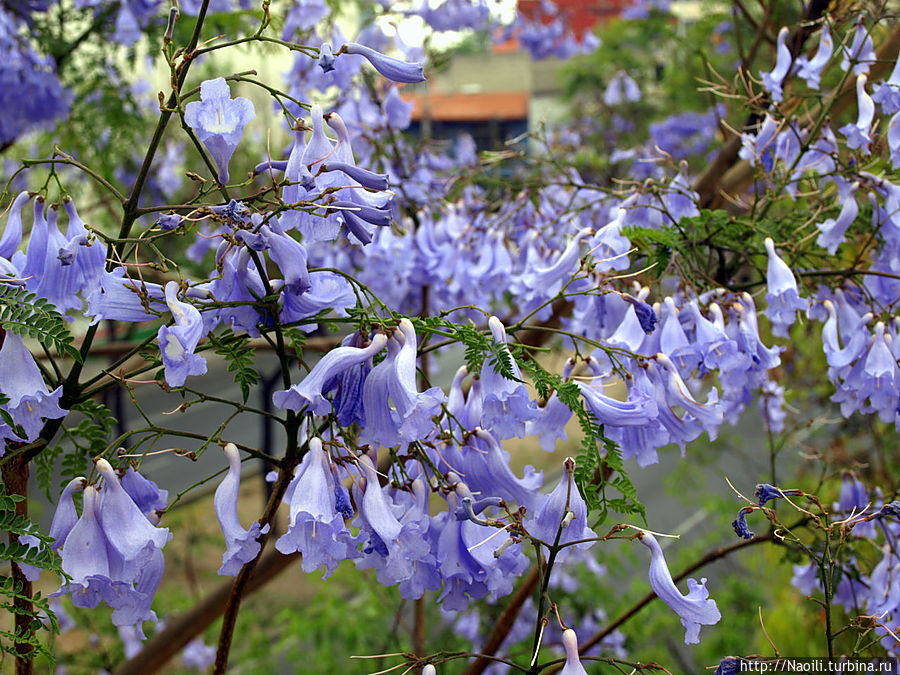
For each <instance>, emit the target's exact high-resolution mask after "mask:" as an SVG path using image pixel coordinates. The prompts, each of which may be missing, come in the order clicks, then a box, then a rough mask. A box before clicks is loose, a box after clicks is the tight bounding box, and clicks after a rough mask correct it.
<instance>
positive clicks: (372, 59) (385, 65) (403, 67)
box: [338, 42, 425, 83]
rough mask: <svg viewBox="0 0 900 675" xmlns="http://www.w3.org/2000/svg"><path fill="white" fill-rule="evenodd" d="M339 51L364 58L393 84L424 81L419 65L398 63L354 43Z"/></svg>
mask: <svg viewBox="0 0 900 675" xmlns="http://www.w3.org/2000/svg"><path fill="white" fill-rule="evenodd" d="M341 51H342V52H345V53H347V54H359V55H360V56H363V57H365V58H366V59H367V60H368V62H369V63H371V64H372V66H373V67H374V68H375V70H377V71H378V72H379V73H381V74H382V75H384V76H385V77H386V78H388V79H389V80H393V81H394V82H406V83H415V82H424V81H425V75H424V73H423V72H422V64H421V63H407V62H406V61H400V60H399V59H395V58H393V57H390V56H385V55H384V54H382V53H381V52H377V51H375V50H374V49H371V48H370V47H366V46H365V45H361V44H358V43H356V42H348V43H347V44H345V45H344V46H343V47H342V48H341ZM338 53H340V52H338Z"/></svg>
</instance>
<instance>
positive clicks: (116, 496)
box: [96, 459, 172, 579]
mask: <svg viewBox="0 0 900 675" xmlns="http://www.w3.org/2000/svg"><path fill="white" fill-rule="evenodd" d="M96 466H97V471H98V472H99V473H100V475H101V476H103V502H102V504H101V507H100V513H99V519H100V524H101V526H102V527H103V533H104V534H105V535H106V538H107V540H108V541H109V544H110V546H112V547H113V548H114V549H115V550H116V551H117V552H118V553H119V554H120V555H121V556H122V558H123V559H124V562H125V574H126V576H128V568H129V567H130V566H131V564H132V563H134V565H135V570H134V571H136V572H139V571H140V568H141V567H142V566H143V564H145V563H146V562H147V558H148V557H149V554H150V553H152V549H157V550H161V549H162V548H163V547H164V546H165V545H166V543H167V542H168V541H169V540H170V539H171V538H172V535H171V534H169V530H168V528H165V527H155V526H154V525H153V523H151V522H150V520H149V519H148V518H147V516H145V515H144V514H143V513H142V512H141V509H140V507H139V506H138V505H137V504H136V503H135V502H134V500H133V499H132V498H131V495H129V494H128V493H127V492H126V491H125V488H123V487H122V483H121V481H120V480H119V477H118V476H117V475H116V472H115V471H114V470H113V468H112V465H111V464H110V463H109V462H108V461H106V460H105V459H98V460H97V463H96ZM131 576H132V579H133V578H134V577H135V576H137V575H136V574H134V575H131Z"/></svg>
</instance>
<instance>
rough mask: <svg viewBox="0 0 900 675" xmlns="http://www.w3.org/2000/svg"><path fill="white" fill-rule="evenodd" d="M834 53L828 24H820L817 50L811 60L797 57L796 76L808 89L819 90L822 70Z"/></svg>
mask: <svg viewBox="0 0 900 675" xmlns="http://www.w3.org/2000/svg"><path fill="white" fill-rule="evenodd" d="M833 51H834V40H832V39H831V31H830V30H829V28H828V23H827V22H826V23H823V24H822V34H821V35H820V36H819V48H818V49H817V50H816V54H815V56H813V57H812V59H807V58H806V56H804V55H800V56H798V57H797V76H798V77H801V78H803V79H804V80H806V86H808V87H809V88H810V89H815V90H818V89H819V83H820V81H821V79H822V70H823V69H824V68H825V66H826V65H827V64H828V62H829V61H830V60H831V53H832V52H833Z"/></svg>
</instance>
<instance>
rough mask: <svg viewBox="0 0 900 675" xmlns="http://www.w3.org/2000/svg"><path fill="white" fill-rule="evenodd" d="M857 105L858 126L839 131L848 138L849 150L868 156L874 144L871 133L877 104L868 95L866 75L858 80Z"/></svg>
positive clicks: (851, 125) (845, 126) (848, 125)
mask: <svg viewBox="0 0 900 675" xmlns="http://www.w3.org/2000/svg"><path fill="white" fill-rule="evenodd" d="M856 103H857V107H858V108H859V114H858V115H857V117H856V124H845V125H844V126H842V127H841V128H840V129H839V130H838V131H840V132H841V133H842V134H844V135H845V136H846V137H847V147H848V148H851V149H853V150H861V151H862V153H863V154H864V155H868V154H869V145H870V144H871V143H872V137H871V136H870V135H869V132H870V130H871V128H872V120H873V119H875V103H874V102H873V101H872V97H871V96H869V94H868V93H866V76H865V74H864V73H861V74H860V75H859V76H857V78H856Z"/></svg>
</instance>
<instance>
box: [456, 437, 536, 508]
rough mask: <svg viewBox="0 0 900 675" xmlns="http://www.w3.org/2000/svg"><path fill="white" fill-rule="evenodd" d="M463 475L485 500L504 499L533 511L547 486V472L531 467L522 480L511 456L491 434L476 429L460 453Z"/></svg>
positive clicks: (467, 482)
mask: <svg viewBox="0 0 900 675" xmlns="http://www.w3.org/2000/svg"><path fill="white" fill-rule="evenodd" d="M460 451H461V454H460V466H458V467H457V468H459V469H460V470H461V471H463V472H464V473H465V476H466V484H467V485H468V487H469V488H470V489H472V490H474V491H475V492H478V493H479V494H481V495H482V496H492V497H503V499H505V500H507V501H515V502H517V503H518V504H520V505H522V506H525V507H527V508H529V509H531V508H533V507H534V505H535V504H536V502H537V499H538V497H539V495H538V492H537V490H538V488H540V487H541V485H542V484H543V482H544V472H543V471H535V470H534V467H533V466H531V465H527V466H526V467H525V472H524V476H523V477H522V478H519V477H518V476H516V474H515V473H513V470H512V469H511V468H510V466H509V453H508V452H507V451H506V450H504V449H503V448H502V447H501V445H500V443H499V442H498V440H497V438H496V437H495V436H494V435H493V434H492V433H491V432H489V431H487V430H485V429H481V428H479V427H475V429H474V430H473V433H472V434H471V435H470V436H469V437H468V439H467V441H466V443H465V445H463V446H462V448H461V449H460Z"/></svg>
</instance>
